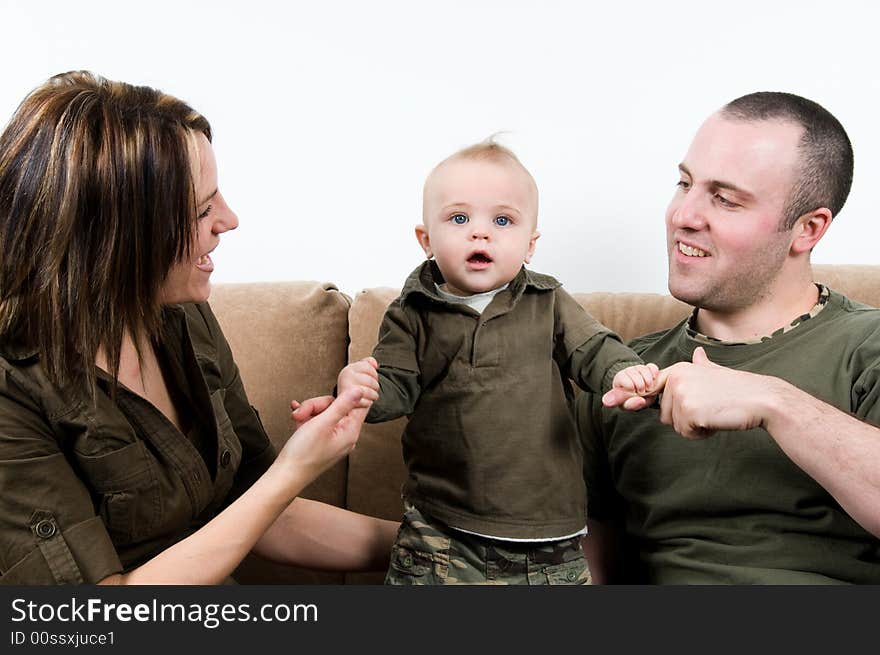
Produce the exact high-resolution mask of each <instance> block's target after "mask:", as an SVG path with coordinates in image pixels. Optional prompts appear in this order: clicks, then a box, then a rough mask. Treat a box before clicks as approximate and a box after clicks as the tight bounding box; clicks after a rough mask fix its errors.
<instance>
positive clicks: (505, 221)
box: [495, 216, 510, 227]
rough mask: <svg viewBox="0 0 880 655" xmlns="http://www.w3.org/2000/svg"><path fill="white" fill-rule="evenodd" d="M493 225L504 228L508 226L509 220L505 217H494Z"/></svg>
mask: <svg viewBox="0 0 880 655" xmlns="http://www.w3.org/2000/svg"><path fill="white" fill-rule="evenodd" d="M495 225H497V226H499V227H504V226H505V225H510V219H509V218H508V217H507V216H496V217H495Z"/></svg>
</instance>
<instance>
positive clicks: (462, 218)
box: [449, 214, 468, 225]
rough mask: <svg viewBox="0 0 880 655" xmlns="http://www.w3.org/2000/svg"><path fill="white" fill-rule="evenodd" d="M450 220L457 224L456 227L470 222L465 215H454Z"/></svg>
mask: <svg viewBox="0 0 880 655" xmlns="http://www.w3.org/2000/svg"><path fill="white" fill-rule="evenodd" d="M449 220H450V221H452V222H453V223H455V224H456V225H464V224H465V223H467V222H468V217H467V216H465V215H464V214H453V215H452V216H450V217H449Z"/></svg>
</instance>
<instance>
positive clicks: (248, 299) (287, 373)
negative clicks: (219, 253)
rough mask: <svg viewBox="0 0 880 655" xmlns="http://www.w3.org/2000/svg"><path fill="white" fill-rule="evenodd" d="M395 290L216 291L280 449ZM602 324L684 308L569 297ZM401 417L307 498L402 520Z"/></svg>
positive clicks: (877, 286) (838, 276) (337, 579)
mask: <svg viewBox="0 0 880 655" xmlns="http://www.w3.org/2000/svg"><path fill="white" fill-rule="evenodd" d="M815 278H816V279H817V280H818V281H821V282H824V283H825V284H827V285H828V286H830V287H831V288H832V289H835V290H838V291H841V292H843V293H845V294H847V295H849V296H850V297H852V298H854V299H856V300H859V301H861V302H865V303H868V304H870V305H875V306H880V266H816V267H815ZM397 293H398V289H391V288H380V289H368V290H366V291H363V292H361V293H359V294H357V296H356V297H355V298H354V299H353V300H352V299H350V298H349V297H348V296H346V295H344V294H342V293H340V292H339V291H337V290H336V288H335V287H334V286H333V285H332V284H320V283H317V282H280V283H256V284H230V285H218V286H217V287H215V289H214V291H213V293H212V296H211V305H212V306H213V308H214V311H215V312H216V314H217V316H218V319H219V320H220V323H221V325H222V326H223V329H224V332H225V333H226V336H227V338H228V339H229V342H230V344H231V346H232V349H233V352H234V353H235V358H236V361H237V362H238V365H239V368H240V369H241V375H242V378H243V379H244V383H245V387H246V388H247V392H248V395H249V396H250V399H251V402H252V403H253V404H254V406H255V407H257V409H258V410H259V412H260V416H261V417H262V419H263V423H264V425H265V426H266V430H267V431H268V432H269V435H270V436H271V437H272V440H273V441H274V443H275V445H276V447H278V448H280V447H281V446H282V445H283V444H284V442H285V441H286V440H287V438H288V437H289V436H290V434H291V431H292V427H293V426H292V423H291V421H290V410H289V403H290V400H291V399H294V398H296V399H300V400H301V399H305V398H309V397H311V396H317V395H322V394H328V393H330V392H331V390H332V389H333V386H334V384H335V381H336V375H337V373H338V372H339V370H340V369H341V368H342V367H343V366H344V365H345V363H346V362H347V361H349V360H354V359H359V358H361V357H365V356H367V355H369V354H370V351H371V350H372V348H373V346H374V344H375V342H376V337H377V332H378V327H379V322H380V320H381V318H382V314H383V312H384V311H385V308H386V306H387V305H388V303H390V302H391V300H392V299H394V298H395V297H396V296H397ZM574 295H575V298H577V300H578V301H579V302H580V303H581V304H583V305H584V307H586V308H587V309H588V310H589V311H590V312H591V313H592V314H593V315H594V316H595V317H596V318H597V319H598V320H600V321H601V322H603V323H604V324H606V325H608V326H609V327H610V328H611V329H613V330H615V331H616V332H617V333H618V334H620V336H621V337H622V338H623V339H624V340H627V339H630V338H633V337H635V336H638V335H640V334H646V333H648V332H652V331H655V330H660V329H663V328H666V327H669V326H671V325H673V324H675V323H676V322H677V321H678V320H680V319H681V318H682V317H683V316H684V315H685V314H686V313H687V312H688V311H689V308H688V307H687V306H686V305H684V304H683V303H680V302H678V301H677V300H675V299H674V298H671V297H670V296H666V295H658V294H647V293H604V292H593V293H576V292H575V293H574ZM403 421H404V419H399V420H397V421H393V422H390V423H385V424H378V425H366V426H364V429H363V431H362V432H361V437H360V441H359V442H358V445H357V447H356V448H355V450H354V451H353V452H352V453H351V455H350V456H349V457H348V458H347V460H346V461H343V462H340V463H339V464H338V465H337V466H335V467H334V468H333V469H331V470H330V471H328V472H327V473H325V474H324V475H323V476H322V477H321V478H319V479H318V480H317V481H315V482H314V483H313V484H312V485H311V486H310V487H309V488H308V489H307V490H306V492H305V494H304V495H306V496H308V497H310V498H316V499H319V500H322V501H325V502H328V503H333V504H334V505H338V506H340V507H347V508H349V509H352V510H355V511H358V512H363V513H365V514H371V515H374V516H381V517H384V518H389V519H398V518H400V515H401V513H402V507H401V500H400V487H401V484H402V483H403V479H404V467H403V461H402V458H401V454H400V442H399V440H400V434H401V431H402V428H403ZM382 576H383V573H378V572H377V573H361V574H357V573H346V574H342V573H326V572H314V571H304V570H301V569H296V568H293V567H281V566H276V565H274V564H270V563H268V562H264V561H260V560H258V559H256V558H251V559H248V560H246V561H245V562H244V563H243V564H242V565H241V567H239V569H238V571H237V572H236V575H235V577H236V579H237V580H238V581H239V582H240V583H244V584H369V583H380V582H381V580H382Z"/></svg>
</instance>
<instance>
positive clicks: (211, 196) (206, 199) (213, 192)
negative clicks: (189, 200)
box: [199, 189, 219, 206]
mask: <svg viewBox="0 0 880 655" xmlns="http://www.w3.org/2000/svg"><path fill="white" fill-rule="evenodd" d="M217 191H219V189H214V190H213V191H212V192H211V195H209V196H208V197H207V198H205V199H204V200H202V201H201V202H200V203H199V206H201V205H204V204H205V203H206V202H208V201H209V200H211V198H213V197H214V196H216V195H217Z"/></svg>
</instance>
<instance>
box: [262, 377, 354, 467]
mask: <svg viewBox="0 0 880 655" xmlns="http://www.w3.org/2000/svg"><path fill="white" fill-rule="evenodd" d="M362 401H363V390H362V389H361V388H360V387H355V388H350V389H347V390H345V391H344V392H342V393H341V394H340V396H339V397H338V398H336V399H335V400H334V399H333V398H332V397H330V396H320V397H318V398H311V399H309V400H307V401H305V402H304V403H303V404H302V405H300V404H299V403H297V402H296V401H294V402H292V403H291V408H293V410H294V411H293V413H292V416H293V419H294V421H296V422H297V429H296V431H295V432H294V433H293V436H291V437H290V439H288V440H287V443H286V444H285V445H284V448H282V450H281V452H280V453H279V454H278V459H277V460H276V463H277V464H280V465H282V466H287V465H290V466H294V467H299V468H301V470H302V475H303V476H304V477H306V478H310V479H313V478H315V477H317V476H318V475H320V474H321V473H323V472H324V471H326V470H327V469H328V468H330V467H331V466H332V465H333V464H335V463H336V462H337V461H338V460H339V459H341V458H343V457H345V456H346V455H348V453H350V452H351V451H352V450H353V449H354V447H355V444H356V443H357V440H358V436H359V435H360V431H361V426H362V425H363V423H364V419H365V418H366V416H367V411H368V410H369V404H368V405H367V407H362V406H361V405H362Z"/></svg>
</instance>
